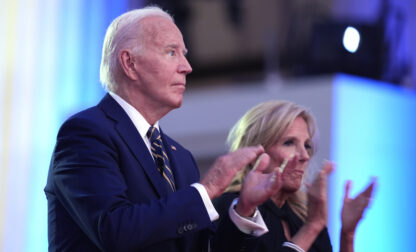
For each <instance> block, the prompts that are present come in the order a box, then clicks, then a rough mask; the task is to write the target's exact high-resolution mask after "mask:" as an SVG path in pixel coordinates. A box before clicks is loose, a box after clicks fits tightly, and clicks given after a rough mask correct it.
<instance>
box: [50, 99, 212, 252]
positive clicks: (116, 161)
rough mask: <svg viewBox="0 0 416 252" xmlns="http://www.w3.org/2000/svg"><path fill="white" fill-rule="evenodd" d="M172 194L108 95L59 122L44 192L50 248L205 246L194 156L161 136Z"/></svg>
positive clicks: (206, 226) (205, 220) (207, 227)
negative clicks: (174, 188) (169, 173)
mask: <svg viewBox="0 0 416 252" xmlns="http://www.w3.org/2000/svg"><path fill="white" fill-rule="evenodd" d="M161 135H162V139H163V142H164V144H165V149H166V151H167V154H168V156H169V159H170V164H171V167H172V169H173V173H174V177H175V184H176V187H177V191H176V192H171V191H170V189H169V188H168V187H167V186H166V182H165V181H164V180H163V178H162V176H161V175H160V174H159V173H158V171H157V169H156V166H155V162H154V161H153V159H152V157H151V155H150V153H149V151H148V149H147V147H146V145H145V143H144V142H143V140H142V138H141V137H140V134H139V133H138V131H137V129H136V128H135V126H134V125H133V123H132V121H131V120H130V118H129V117H128V116H127V114H126V113H125V111H124V110H123V109H122V108H121V106H120V105H119V104H118V103H117V102H116V101H115V100H114V99H113V98H112V97H111V96H110V95H108V94H107V95H106V96H105V97H104V98H103V100H102V101H101V102H100V103H99V104H98V105H97V106H95V107H92V108H89V109H87V110H85V111H82V112H80V113H78V114H76V115H74V116H72V117H71V118H69V119H68V120H67V121H66V122H65V123H64V124H63V125H62V127H61V128H60V130H59V133H58V137H57V143H56V146H55V150H54V153H53V156H52V160H51V165H50V168H49V175H48V181H47V185H46V187H45V193H46V196H47V200H48V239H49V251H164V252H169V251H172V252H173V251H178V252H179V251H180V252H187V251H189V252H196V251H206V250H207V245H208V242H207V241H208V238H209V237H208V236H209V234H210V232H211V230H212V228H213V224H212V222H211V221H210V219H209V216H208V214H207V211H206V209H205V206H204V204H203V202H202V199H201V196H200V195H199V193H198V191H197V190H196V189H195V188H194V187H191V186H190V184H192V183H194V182H198V181H199V171H198V168H197V166H196V163H195V160H194V158H193V157H192V154H191V153H190V152H189V151H188V150H186V149H184V148H183V147H182V146H181V145H179V144H178V143H177V142H175V141H174V140H172V139H171V138H169V137H168V136H166V135H165V134H163V132H162V131H161Z"/></svg>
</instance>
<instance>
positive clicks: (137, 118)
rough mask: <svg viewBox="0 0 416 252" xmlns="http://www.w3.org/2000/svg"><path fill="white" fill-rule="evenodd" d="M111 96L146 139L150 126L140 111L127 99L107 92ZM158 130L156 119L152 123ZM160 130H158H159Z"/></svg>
mask: <svg viewBox="0 0 416 252" xmlns="http://www.w3.org/2000/svg"><path fill="white" fill-rule="evenodd" d="M109 93H110V95H111V97H113V98H114V100H116V102H117V103H118V104H119V105H120V106H121V107H122V108H123V110H124V111H125V112H126V113H127V115H128V116H129V118H130V119H131V121H132V122H133V124H134V126H135V127H136V129H137V131H138V132H139V133H140V136H141V137H142V138H143V139H146V133H147V131H148V130H149V127H150V126H151V125H150V124H149V123H148V122H147V121H146V119H145V118H144V117H143V115H142V114H140V112H139V111H138V110H137V109H135V108H134V107H133V106H132V105H130V104H129V103H128V102H127V101H125V100H124V99H123V98H121V97H120V96H118V95H117V94H116V93H114V92H111V91H110V92H109ZM153 126H154V127H156V128H157V129H158V130H159V121H157V122H156V123H155V124H154V125H153ZM159 131H160V130H159Z"/></svg>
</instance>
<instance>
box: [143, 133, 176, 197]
mask: <svg viewBox="0 0 416 252" xmlns="http://www.w3.org/2000/svg"><path fill="white" fill-rule="evenodd" d="M146 135H147V137H148V138H149V140H150V149H151V152H152V156H153V158H154V159H155V162H156V166H157V169H158V171H159V172H160V174H161V175H162V176H163V178H164V179H165V180H166V182H167V183H168V184H169V186H170V188H171V189H172V191H175V190H176V188H175V180H174V179H173V173H172V170H171V169H170V165H169V158H168V155H166V152H165V149H164V148H163V144H162V138H161V137H160V133H159V130H157V128H155V127H153V126H150V128H149V130H148V131H147V134H146Z"/></svg>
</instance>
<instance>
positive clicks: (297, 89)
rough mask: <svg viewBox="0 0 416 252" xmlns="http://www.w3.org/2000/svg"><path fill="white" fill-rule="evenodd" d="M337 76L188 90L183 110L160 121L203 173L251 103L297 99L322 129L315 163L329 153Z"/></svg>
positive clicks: (224, 150)
mask: <svg viewBox="0 0 416 252" xmlns="http://www.w3.org/2000/svg"><path fill="white" fill-rule="evenodd" d="M333 78H334V77H333V76H324V77H317V78H309V79H297V80H296V81H282V80H278V79H276V80H275V81H269V82H263V83H252V84H244V85H237V84H238V83H236V85H231V86H228V87H222V88H218V87H216V88H215V89H213V88H203V89H198V90H190V91H186V92H185V97H184V103H183V105H182V107H181V108H180V109H177V110H174V111H172V112H171V113H169V114H168V115H167V116H166V117H165V118H163V119H162V121H161V127H162V128H163V130H164V131H165V132H166V133H167V134H169V135H170V136H171V137H173V138H174V139H175V140H177V141H178V142H179V143H181V144H182V145H184V146H185V147H186V148H188V149H189V150H190V151H191V152H192V153H193V154H194V156H195V158H196V159H197V161H199V162H198V163H199V165H200V168H201V170H202V172H204V170H205V169H206V168H207V167H206V166H207V165H209V164H210V163H211V162H212V161H213V158H215V157H217V156H219V155H221V154H223V153H226V152H227V147H226V145H225V141H226V137H227V134H228V131H229V130H230V129H231V127H232V126H233V125H234V124H235V123H236V122H237V120H238V119H239V118H240V117H241V116H242V115H243V114H244V113H245V112H246V111H247V110H248V109H250V108H251V107H253V106H254V105H257V104H258V103H260V102H263V101H267V100H272V99H278V100H280V99H284V100H290V101H294V102H296V103H298V104H301V105H303V106H306V107H308V108H310V109H311V110H312V113H313V114H314V115H315V117H316V119H317V123H318V128H319V132H320V141H319V143H320V144H319V150H318V153H317V155H316V156H315V159H314V160H315V161H316V162H319V163H320V162H321V161H320V160H322V159H324V158H329V157H330V153H329V150H330V146H329V145H330V135H331V104H332V83H333Z"/></svg>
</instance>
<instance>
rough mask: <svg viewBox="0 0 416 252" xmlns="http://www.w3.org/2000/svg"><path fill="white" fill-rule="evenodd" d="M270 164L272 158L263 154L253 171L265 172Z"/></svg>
mask: <svg viewBox="0 0 416 252" xmlns="http://www.w3.org/2000/svg"><path fill="white" fill-rule="evenodd" d="M269 163H270V156H269V155H268V154H267V153H263V154H261V155H260V156H259V157H258V158H257V160H256V163H255V164H254V167H253V169H252V170H253V171H256V170H257V171H259V172H263V171H264V170H266V168H267V166H268V165H269Z"/></svg>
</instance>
